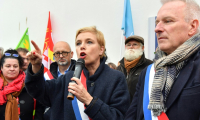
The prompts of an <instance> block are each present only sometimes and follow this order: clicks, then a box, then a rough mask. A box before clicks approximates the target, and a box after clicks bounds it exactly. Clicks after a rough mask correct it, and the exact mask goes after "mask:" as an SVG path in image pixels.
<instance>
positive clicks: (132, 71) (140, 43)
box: [117, 35, 152, 101]
mask: <svg viewBox="0 0 200 120" xmlns="http://www.w3.org/2000/svg"><path fill="white" fill-rule="evenodd" d="M151 63H152V61H151V60H149V59H146V58H145V56H144V39H143V38H142V37H140V36H137V35H133V36H130V37H128V38H127V39H126V40H125V53H124V57H123V58H122V59H121V60H120V61H119V65H118V67H117V70H119V71H121V72H123V73H124V75H125V76H126V81H127V84H128V89H129V94H130V98H131V101H132V99H133V96H134V94H135V91H136V84H137V82H138V78H139V75H140V72H141V71H142V70H143V69H144V68H145V67H146V66H148V65H149V64H151Z"/></svg>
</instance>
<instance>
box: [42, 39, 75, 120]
mask: <svg viewBox="0 0 200 120" xmlns="http://www.w3.org/2000/svg"><path fill="white" fill-rule="evenodd" d="M53 52H54V54H53V55H54V58H55V61H56V62H53V63H51V65H50V72H51V74H52V76H53V77H54V78H55V79H57V78H58V77H59V76H61V75H64V74H65V73H67V72H68V71H74V70H75V64H76V61H75V60H73V59H71V58H72V57H73V51H71V47H70V45H69V44H68V43H67V42H64V41H59V42H57V43H56V44H55V45H54V47H53ZM50 114H51V109H50V108H47V109H46V110H45V114H44V118H45V120H49V119H50V118H49V117H50Z"/></svg>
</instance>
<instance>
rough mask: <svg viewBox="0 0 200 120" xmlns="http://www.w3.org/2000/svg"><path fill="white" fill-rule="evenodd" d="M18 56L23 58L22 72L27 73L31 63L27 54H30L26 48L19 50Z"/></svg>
mask: <svg viewBox="0 0 200 120" xmlns="http://www.w3.org/2000/svg"><path fill="white" fill-rule="evenodd" d="M17 52H18V54H19V55H20V56H21V57H22V58H23V61H24V64H23V66H22V70H23V71H24V72H25V73H26V69H27V68H28V65H29V63H30V61H29V59H28V57H27V56H26V54H27V53H28V52H29V51H28V50H27V49H26V48H17Z"/></svg>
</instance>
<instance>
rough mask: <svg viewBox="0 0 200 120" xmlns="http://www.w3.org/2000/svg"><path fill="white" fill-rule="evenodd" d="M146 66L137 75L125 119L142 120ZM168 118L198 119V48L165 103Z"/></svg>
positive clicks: (199, 53)
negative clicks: (136, 83)
mask: <svg viewBox="0 0 200 120" xmlns="http://www.w3.org/2000/svg"><path fill="white" fill-rule="evenodd" d="M146 70H147V69H146V68H145V69H144V70H143V71H142V73H141V74H140V77H139V82H138V85H137V87H136V93H135V95H134V98H133V101H132V103H131V106H130V107H129V109H128V111H127V113H126V117H125V120H144V114H143V92H144V80H145V75H146ZM165 105H166V107H167V112H166V114H167V116H168V118H169V120H199V119H200V49H199V50H198V51H197V52H195V53H194V54H193V55H191V56H190V57H189V58H188V60H187V61H186V63H185V65H184V67H183V68H182V70H181V71H180V73H179V76H178V77H177V79H176V80H175V81H174V84H173V86H172V88H171V91H170V93H169V95H168V98H167V101H166V103H165Z"/></svg>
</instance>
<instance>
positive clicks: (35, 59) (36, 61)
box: [26, 40, 42, 73]
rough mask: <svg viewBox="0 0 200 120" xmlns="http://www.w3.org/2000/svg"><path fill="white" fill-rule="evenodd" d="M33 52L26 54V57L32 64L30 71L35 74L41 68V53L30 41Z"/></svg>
mask: <svg viewBox="0 0 200 120" xmlns="http://www.w3.org/2000/svg"><path fill="white" fill-rule="evenodd" d="M31 43H32V45H33V46H34V48H35V49H34V50H32V51H30V52H28V53H27V54H26V56H27V57H28V58H29V60H30V63H31V64H32V70H33V72H34V73H37V72H38V71H39V70H40V68H41V66H42V53H41V50H40V48H39V47H38V45H37V44H36V43H35V42H34V41H33V40H31Z"/></svg>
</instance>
